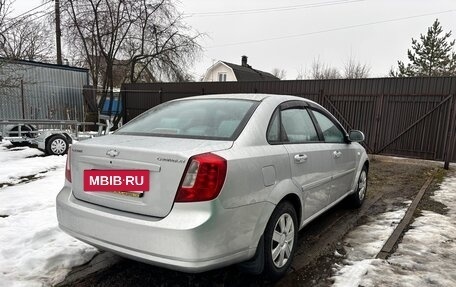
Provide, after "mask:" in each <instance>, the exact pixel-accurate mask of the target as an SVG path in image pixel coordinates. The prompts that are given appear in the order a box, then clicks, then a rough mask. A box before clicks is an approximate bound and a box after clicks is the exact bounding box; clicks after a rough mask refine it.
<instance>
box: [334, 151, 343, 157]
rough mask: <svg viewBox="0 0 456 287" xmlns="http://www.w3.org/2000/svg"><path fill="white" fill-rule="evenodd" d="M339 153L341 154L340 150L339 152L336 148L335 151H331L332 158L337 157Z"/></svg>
mask: <svg viewBox="0 0 456 287" xmlns="http://www.w3.org/2000/svg"><path fill="white" fill-rule="evenodd" d="M341 155H342V152H340V151H338V150H336V151H334V152H333V156H334V158H339V157H340V156H341Z"/></svg>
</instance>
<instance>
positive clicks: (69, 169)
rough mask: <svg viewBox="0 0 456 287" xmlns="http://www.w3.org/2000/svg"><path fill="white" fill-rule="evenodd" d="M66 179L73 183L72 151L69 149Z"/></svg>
mask: <svg viewBox="0 0 456 287" xmlns="http://www.w3.org/2000/svg"><path fill="white" fill-rule="evenodd" d="M65 178H66V180H68V181H69V182H71V149H68V152H67V159H66V165H65Z"/></svg>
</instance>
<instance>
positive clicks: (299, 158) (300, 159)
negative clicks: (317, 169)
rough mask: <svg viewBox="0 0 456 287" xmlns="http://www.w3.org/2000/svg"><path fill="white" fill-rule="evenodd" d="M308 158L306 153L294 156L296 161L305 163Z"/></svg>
mask: <svg viewBox="0 0 456 287" xmlns="http://www.w3.org/2000/svg"><path fill="white" fill-rule="evenodd" d="M306 160H307V155H306V154H297V155H295V156H294V161H295V163H303V162H305V161H306Z"/></svg>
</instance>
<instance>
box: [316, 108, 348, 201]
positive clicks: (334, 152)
mask: <svg viewBox="0 0 456 287" xmlns="http://www.w3.org/2000/svg"><path fill="white" fill-rule="evenodd" d="M312 114H313V116H314V118H315V120H316V123H317V128H319V129H320V132H321V134H322V135H323V138H324V143H323V144H322V145H324V146H325V147H324V150H325V151H326V152H327V154H326V155H325V157H327V158H328V163H330V164H331V165H332V168H331V169H332V183H331V192H330V202H334V201H337V200H338V199H339V198H340V197H342V196H344V195H345V194H346V193H347V192H348V191H349V190H350V189H351V186H352V183H353V179H354V176H355V171H356V147H355V146H354V145H352V144H350V143H349V142H348V141H347V139H346V136H345V132H344V130H343V129H342V128H341V127H340V125H339V124H338V123H337V121H336V120H335V119H334V118H333V117H332V116H331V115H329V114H326V113H325V112H323V111H318V110H315V109H313V110H312Z"/></svg>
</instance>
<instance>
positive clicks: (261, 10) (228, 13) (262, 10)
mask: <svg viewBox="0 0 456 287" xmlns="http://www.w3.org/2000/svg"><path fill="white" fill-rule="evenodd" d="M364 1H366V0H337V1H327V2H320V3H309V4H302V5H292V6H279V7H270V8H259V9H245V10H231V11H214V12H196V13H188V14H184V15H183V16H184V17H194V16H197V17H210V16H232V15H245V14H259V13H269V12H280V11H288V10H295V9H308V8H317V7H325V6H333V5H341V4H351V3H356V2H364Z"/></svg>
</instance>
